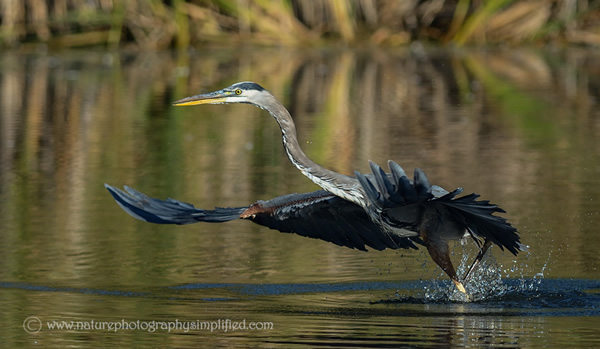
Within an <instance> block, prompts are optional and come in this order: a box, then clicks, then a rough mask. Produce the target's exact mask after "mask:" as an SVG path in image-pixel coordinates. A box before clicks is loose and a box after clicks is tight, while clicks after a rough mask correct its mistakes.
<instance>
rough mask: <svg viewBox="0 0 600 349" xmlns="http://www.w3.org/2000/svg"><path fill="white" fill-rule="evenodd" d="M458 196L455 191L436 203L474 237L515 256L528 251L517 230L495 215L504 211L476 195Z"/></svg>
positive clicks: (504, 219)
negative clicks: (491, 243)
mask: <svg viewBox="0 0 600 349" xmlns="http://www.w3.org/2000/svg"><path fill="white" fill-rule="evenodd" d="M457 194H458V193H457V192H456V191H453V192H451V193H448V194H446V195H444V196H442V197H441V198H438V199H435V201H436V202H438V203H441V204H443V205H444V206H445V207H446V208H447V209H448V211H450V212H451V214H452V217H453V218H454V219H455V220H457V221H459V222H461V223H462V224H464V225H465V227H466V228H467V230H468V231H469V232H470V233H471V234H472V235H474V236H479V237H483V238H485V239H487V240H489V241H491V242H493V243H494V244H496V245H498V246H499V247H500V249H504V248H506V249H507V250H509V251H510V252H511V253H512V254H514V255H517V253H519V251H526V250H527V248H528V247H527V246H526V245H524V244H522V243H521V241H520V238H519V234H518V232H517V229H516V228H515V227H513V226H512V224H510V223H509V222H508V221H507V220H506V218H503V217H500V216H496V215H495V214H494V213H505V211H504V210H503V209H501V208H500V207H498V206H497V205H494V204H491V203H490V202H489V201H487V200H477V198H479V195H478V194H475V193H473V194H469V195H465V196H461V197H458V198H457V197H455V196H456V195H457Z"/></svg>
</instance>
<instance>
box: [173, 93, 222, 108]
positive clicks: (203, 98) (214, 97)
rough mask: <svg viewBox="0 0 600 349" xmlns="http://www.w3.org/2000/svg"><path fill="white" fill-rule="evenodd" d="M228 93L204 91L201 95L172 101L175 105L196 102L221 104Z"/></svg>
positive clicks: (193, 103)
mask: <svg viewBox="0 0 600 349" xmlns="http://www.w3.org/2000/svg"><path fill="white" fill-rule="evenodd" d="M228 95H229V93H228V92H223V91H216V92H211V93H205V94H201V95H196V96H191V97H186V98H182V99H180V100H177V101H175V102H173V105H174V106H176V107H183V106H187V105H198V104H222V103H225V101H226V99H227V97H228Z"/></svg>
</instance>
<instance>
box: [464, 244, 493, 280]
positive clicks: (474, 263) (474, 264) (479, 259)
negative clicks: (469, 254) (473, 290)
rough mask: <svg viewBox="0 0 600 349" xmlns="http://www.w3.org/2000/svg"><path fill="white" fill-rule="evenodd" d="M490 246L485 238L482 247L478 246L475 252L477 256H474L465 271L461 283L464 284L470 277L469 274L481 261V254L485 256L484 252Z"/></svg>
mask: <svg viewBox="0 0 600 349" xmlns="http://www.w3.org/2000/svg"><path fill="white" fill-rule="evenodd" d="M477 245H479V243H478V244H477ZM491 246H492V242H491V241H490V240H487V239H486V240H485V242H484V243H483V247H481V246H480V249H479V254H477V257H475V260H474V261H473V264H471V267H470V268H469V271H467V274H466V275H465V277H464V278H463V281H462V282H463V284H466V283H467V282H468V281H469V279H470V278H471V275H472V273H473V270H475V268H476V267H477V266H478V265H479V263H481V260H482V259H483V256H485V253H486V252H487V250H489V248H490V247H491Z"/></svg>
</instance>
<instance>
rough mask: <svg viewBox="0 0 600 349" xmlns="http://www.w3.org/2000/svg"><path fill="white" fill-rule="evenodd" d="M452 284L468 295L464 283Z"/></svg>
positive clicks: (455, 282) (456, 281) (455, 281)
mask: <svg viewBox="0 0 600 349" xmlns="http://www.w3.org/2000/svg"><path fill="white" fill-rule="evenodd" d="M452 282H454V285H455V286H456V288H457V289H458V290H459V291H460V292H462V293H464V294H467V289H465V286H464V285H463V284H462V282H460V281H458V280H452ZM467 295H468V294H467Z"/></svg>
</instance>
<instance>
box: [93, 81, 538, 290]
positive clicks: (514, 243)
mask: <svg viewBox="0 0 600 349" xmlns="http://www.w3.org/2000/svg"><path fill="white" fill-rule="evenodd" d="M227 103H248V104H252V105H255V106H257V107H259V108H261V109H263V110H266V111H267V112H269V113H270V114H271V115H272V116H273V117H274V118H275V120H276V121H277V123H278V124H279V127H280V129H281V134H282V139H283V146H284V148H285V151H286V153H287V156H288V158H289V159H290V161H291V162H292V164H293V165H294V166H296V168H298V170H299V171H300V172H301V173H302V174H304V175H305V176H306V177H307V178H308V179H310V180H311V181H312V182H314V183H315V184H317V185H318V186H320V187H321V188H322V190H318V191H315V192H312V193H304V194H287V195H283V196H279V197H276V198H274V199H271V200H267V201H262V200H259V201H257V202H255V203H254V204H252V205H250V206H244V207H237V208H215V209H214V210H204V209H198V208H196V207H194V206H193V205H191V204H187V203H184V202H181V201H178V200H174V199H167V200H159V199H153V198H150V197H148V196H146V195H144V194H142V193H140V192H138V191H136V190H134V189H132V188H129V187H125V191H123V190H121V189H118V188H115V187H112V186H110V185H105V186H106V188H107V189H108V190H109V192H110V193H111V194H112V195H113V197H114V198H115V200H116V201H117V203H118V204H119V205H120V206H121V208H123V209H124V210H125V211H126V212H127V213H129V214H130V215H132V216H133V217H135V218H137V219H140V220H143V221H147V222H151V223H159V224H189V223H196V222H226V221H230V220H234V219H248V220H251V221H253V222H255V223H257V224H260V225H263V226H267V227H269V228H272V229H276V230H279V231H281V232H288V233H295V234H299V235H302V236H307V237H311V238H317V239H321V240H325V241H329V242H332V243H334V244H336V245H340V246H345V247H350V248H355V249H359V250H366V247H370V248H373V249H376V250H383V249H386V248H391V249H399V248H412V249H417V245H424V246H425V247H426V248H427V251H428V252H429V254H430V256H431V257H432V259H433V261H434V262H435V263H436V264H438V265H439V266H440V268H442V270H443V271H444V272H445V273H446V274H447V275H448V276H449V277H450V279H451V280H452V281H453V282H454V284H455V285H456V287H457V288H458V289H459V290H460V291H462V292H465V293H466V290H465V288H464V285H463V283H464V282H466V280H467V279H468V277H469V276H470V275H471V272H472V271H473V270H474V269H475V267H476V265H477V264H478V263H479V261H480V260H481V258H483V256H484V254H485V253H486V251H487V249H488V248H489V247H490V246H491V244H492V243H494V244H496V245H498V246H499V247H500V248H501V249H504V248H506V249H507V250H508V251H510V252H511V253H513V254H515V255H516V254H517V253H518V252H519V251H522V250H525V249H526V246H525V245H523V244H521V243H520V239H519V235H518V234H517V230H516V229H515V228H514V227H513V226H512V225H511V224H510V223H508V222H507V220H506V219H504V218H502V217H499V216H496V215H495V213H497V212H504V211H503V210H502V209H501V208H499V207H498V206H496V205H493V204H490V203H489V202H488V201H484V200H477V199H478V197H479V195H477V194H470V195H464V196H461V197H457V195H459V194H460V193H462V189H460V188H459V189H456V190H454V191H452V192H448V191H446V190H444V189H443V188H441V187H438V186H435V185H431V184H430V183H429V180H428V179H427V176H426V175H425V173H424V172H423V171H422V170H420V169H415V171H414V176H413V179H412V180H410V179H409V178H408V176H407V175H406V173H405V172H404V170H403V169H402V167H401V166H400V165H398V164H397V163H395V162H393V161H389V162H388V166H389V168H390V170H389V172H388V173H386V172H385V171H384V170H383V169H382V168H381V167H380V166H378V165H377V164H375V163H372V162H369V163H370V167H371V173H369V174H362V173H359V172H355V173H354V176H348V175H343V174H340V173H337V172H334V171H331V170H329V169H326V168H324V167H322V166H320V165H318V164H316V163H314V162H313V161H312V160H310V159H309V158H308V157H307V156H306V154H304V152H303V151H302V149H301V148H300V145H299V144H298V140H297V137H296V127H295V125H294V121H293V119H292V117H291V115H290V113H289V112H288V110H287V109H286V108H285V107H284V106H283V105H282V104H281V103H280V102H279V101H278V100H277V99H276V98H275V97H274V96H273V95H272V94H271V93H270V92H268V91H267V90H265V89H264V88H262V87H261V86H260V85H258V84H256V83H253V82H240V83H236V84H233V85H231V86H229V87H226V88H224V89H222V90H219V91H215V92H211V93H206V94H200V95H196V96H192V97H187V98H184V99H181V100H179V101H176V102H174V105H176V106H186V105H197V104H227ZM466 235H470V236H472V237H473V239H474V240H475V241H476V243H477V244H478V246H479V247H480V253H479V255H478V256H477V258H476V259H475V262H474V263H473V265H472V266H471V268H470V269H469V271H468V272H467V274H466V276H465V277H464V279H463V280H462V281H461V280H459V278H458V276H457V274H456V271H455V269H454V267H453V265H452V262H451V260H450V253H449V247H448V241H450V240H458V239H462V238H463V237H464V236H466ZM480 240H483V241H484V243H483V245H481V244H480Z"/></svg>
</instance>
